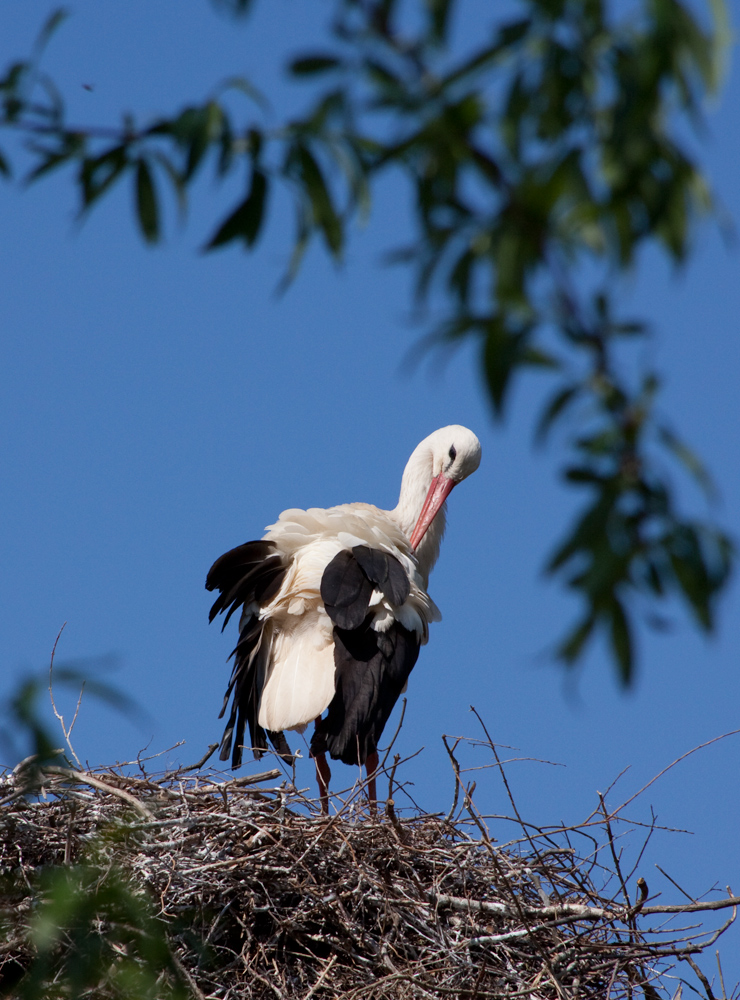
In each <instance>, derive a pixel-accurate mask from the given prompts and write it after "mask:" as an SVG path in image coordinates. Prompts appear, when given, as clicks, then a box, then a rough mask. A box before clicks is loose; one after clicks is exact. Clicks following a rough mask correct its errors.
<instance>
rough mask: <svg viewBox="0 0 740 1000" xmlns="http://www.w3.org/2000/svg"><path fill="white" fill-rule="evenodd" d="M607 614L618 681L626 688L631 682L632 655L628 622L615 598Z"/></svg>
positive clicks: (620, 604)
mask: <svg viewBox="0 0 740 1000" xmlns="http://www.w3.org/2000/svg"><path fill="white" fill-rule="evenodd" d="M609 613H610V617H611V631H610V638H611V644H612V649H613V650H614V656H615V658H616V661H617V666H618V667H619V676H620V679H621V681H622V683H623V684H624V685H625V687H627V686H628V685H629V684H630V682H631V680H632V670H633V666H634V654H633V649H632V635H631V632H630V626H629V622H628V620H627V615H626V614H625V610H624V607H623V605H622V603H621V601H619V599H618V598H616V597H615V598H614V600H613V601H612V602H611V604H610V606H609Z"/></svg>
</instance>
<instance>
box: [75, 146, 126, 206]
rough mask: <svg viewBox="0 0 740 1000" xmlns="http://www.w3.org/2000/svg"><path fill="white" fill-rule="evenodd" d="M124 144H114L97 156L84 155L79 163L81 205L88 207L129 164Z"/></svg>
mask: <svg viewBox="0 0 740 1000" xmlns="http://www.w3.org/2000/svg"><path fill="white" fill-rule="evenodd" d="M127 154H128V147H127V146H126V145H121V146H114V147H113V148H112V149H109V150H108V151H107V152H105V153H102V154H101V155H100V156H98V157H95V158H93V157H86V158H85V159H84V160H83V161H82V164H81V165H80V173H79V180H80V187H81V189H82V207H83V210H85V209H88V208H89V207H90V206H91V205H92V204H93V202H95V201H96V200H97V199H98V198H99V197H100V196H101V194H103V193H104V192H105V191H107V189H108V188H109V187H110V186H111V184H113V183H114V181H116V180H117V179H118V178H119V177H120V176H121V174H122V173H123V171H124V170H126V169H127V168H128V167H129V166H130V161H129V159H128V155H127Z"/></svg>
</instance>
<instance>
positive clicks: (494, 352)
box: [483, 316, 527, 418]
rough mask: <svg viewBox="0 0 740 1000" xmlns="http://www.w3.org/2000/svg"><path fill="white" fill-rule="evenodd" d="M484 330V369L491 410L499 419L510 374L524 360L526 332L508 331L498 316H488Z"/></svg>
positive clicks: (509, 381)
mask: <svg viewBox="0 0 740 1000" xmlns="http://www.w3.org/2000/svg"><path fill="white" fill-rule="evenodd" d="M485 329H486V338H485V341H484V343H483V371H484V374H485V377H486V385H487V387H488V392H489V394H490V397H491V400H492V402H493V408H494V412H495V414H496V416H497V417H499V418H501V417H503V413H504V405H505V402H506V394H507V392H508V389H509V385H510V383H511V376H512V375H513V374H514V372H515V371H516V369H517V368H518V367H520V366H521V365H522V364H524V363H525V362H524V360H523V350H524V347H525V338H526V336H527V334H526V331H521V332H517V333H512V332H510V331H509V330H507V329H506V327H505V326H504V323H503V320H502V319H501V317H500V316H499V317H494V318H493V319H491V320H490V321H489V322H488V323H487V324H486V327H485Z"/></svg>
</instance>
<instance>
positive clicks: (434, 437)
mask: <svg viewBox="0 0 740 1000" xmlns="http://www.w3.org/2000/svg"><path fill="white" fill-rule="evenodd" d="M480 456H481V447H480V441H479V440H478V438H477V437H476V436H475V434H473V432H472V431H469V430H468V428H467V427H461V426H460V425H459V424H451V425H450V426H449V427H442V428H440V429H439V430H438V431H435V432H434V433H433V434H430V435H429V437H427V438H424V440H423V441H422V442H421V443H420V444H418V445H417V446H416V448H415V449H414V451H413V453H412V455H411V458H410V459H409V460H408V464H407V465H406V469H405V471H404V474H403V482H402V483H401V496H400V499H399V502H398V507H397V508H396V511H397V513H398V515H399V520H400V521H401V523H402V524H403V526H404V528H405V530H406V531H407V533H409V537H410V540H411V547H412V548H413V549H418V547H419V544H420V542H421V540H422V539H423V538H424V536H425V534H426V533H427V531H428V529H429V527H430V526H431V524H432V523H433V522H434V520H435V518H438V515H440V516H439V520H438V525H439V530H438V531H437V532H436V533H435V534H436V536H437V537H436V539H435V541H436V544H435V545H434V546H433V548H434V549H435V554H434V556H433V557H432V560H431V561H432V562H433V561H434V559H436V552H438V551H439V542H440V541H441V537H442V533H443V531H444V512H443V505H444V502H445V500H446V499H447V497H448V496H449V494H450V492H451V490H452V488H453V487H454V486H456V485H457V483H460V482H462V480H463V479H466V478H467V477H468V476H469V475H470V474H471V472H475V470H476V469H477V468H478V466H479V465H480ZM430 554H431V553H430ZM425 561H426V560H425Z"/></svg>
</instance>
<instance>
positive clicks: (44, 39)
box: [36, 7, 69, 58]
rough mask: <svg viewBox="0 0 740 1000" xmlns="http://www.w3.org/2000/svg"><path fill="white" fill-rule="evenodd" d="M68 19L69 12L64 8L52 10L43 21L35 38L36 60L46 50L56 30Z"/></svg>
mask: <svg viewBox="0 0 740 1000" xmlns="http://www.w3.org/2000/svg"><path fill="white" fill-rule="evenodd" d="M68 17H69V11H68V10H65V8H64V7H57V9H56V10H53V11H52V12H51V14H50V15H49V16H48V17H47V19H46V21H44V24H43V27H42V28H41V31H40V32H39V33H38V36H37V38H36V58H38V57H39V56H40V55H41V53H42V52H43V50H44V49H45V48H46V46H47V44H48V42H49V39H50V38H51V36H52V35H53V34H54V32H55V31H56V30H57V28H58V27H59V26H60V25H61V24H62V23H63V22H64V21H66V20H67V18H68Z"/></svg>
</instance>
